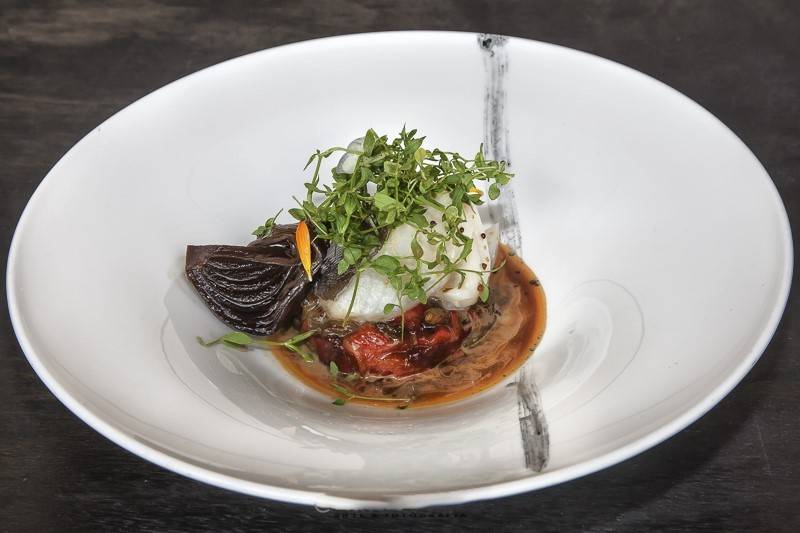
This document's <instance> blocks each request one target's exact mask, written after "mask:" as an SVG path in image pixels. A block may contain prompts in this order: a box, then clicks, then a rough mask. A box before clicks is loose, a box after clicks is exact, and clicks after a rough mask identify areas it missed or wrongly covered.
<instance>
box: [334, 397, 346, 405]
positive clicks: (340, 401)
mask: <svg viewBox="0 0 800 533" xmlns="http://www.w3.org/2000/svg"><path fill="white" fill-rule="evenodd" d="M331 403H332V404H333V405H344V404H345V403H347V401H346V400H345V399H344V398H336V399H335V400H333V401H332V402H331Z"/></svg>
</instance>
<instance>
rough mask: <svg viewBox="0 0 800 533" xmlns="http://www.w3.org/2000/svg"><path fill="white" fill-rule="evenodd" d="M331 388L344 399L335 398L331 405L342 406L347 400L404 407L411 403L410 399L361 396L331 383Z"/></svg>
mask: <svg viewBox="0 0 800 533" xmlns="http://www.w3.org/2000/svg"><path fill="white" fill-rule="evenodd" d="M331 388H332V389H333V390H335V391H336V392H338V393H339V394H341V395H342V396H344V398H336V399H335V400H334V401H333V402H332V403H333V405H344V404H345V403H346V402H347V401H349V400H368V401H376V402H403V403H405V404H406V405H408V404H410V403H411V398H389V397H384V396H361V395H359V394H354V393H352V392H350V391H349V390H348V389H346V388H344V387H342V386H341V385H339V384H338V383H331Z"/></svg>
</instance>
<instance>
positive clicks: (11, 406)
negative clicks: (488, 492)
mask: <svg viewBox="0 0 800 533" xmlns="http://www.w3.org/2000/svg"><path fill="white" fill-rule="evenodd" d="M395 29H449V30H466V31H474V32H488V33H504V34H510V35H516V36H522V37H528V38H534V39H540V40H543V41H549V42H554V43H558V44H562V45H566V46H570V47H573V48H577V49H580V50H586V51H589V52H592V53H596V54H598V55H601V56H604V57H608V58H611V59H614V60H616V61H619V62H621V63H624V64H626V65H629V66H631V67H633V68H636V69H639V70H641V71H643V72H646V73H648V74H650V75H652V76H654V77H656V78H658V79H660V80H663V81H664V82H666V83H668V84H669V85H671V86H673V87H675V88H677V89H678V90H680V91H682V92H683V93H685V94H687V95H688V96H689V97H691V98H693V99H695V100H697V101H698V102H699V103H700V104H701V105H703V106H704V107H706V108H707V109H709V110H710V111H711V112H712V113H714V114H715V115H717V116H718V117H719V118H720V119H722V121H723V122H725V123H726V124H727V125H729V126H730V127H731V128H732V129H733V130H734V131H735V132H737V134H739V135H740V136H741V137H742V139H743V140H744V141H745V142H746V143H747V144H748V146H750V148H751V149H752V150H753V152H754V153H755V154H756V155H757V156H758V157H759V159H760V160H761V161H762V162H763V163H764V165H765V166H766V168H767V170H768V171H769V173H770V175H771V176H772V178H773V179H774V180H775V183H776V184H777V186H778V188H779V189H780V192H781V194H782V196H783V199H784V202H785V203H786V206H787V208H788V210H789V214H790V218H791V219H792V226H793V228H794V231H795V232H797V230H798V228H797V218H798V213H799V212H800V211H799V210H800V191H798V176H800V109H798V108H799V107H800V98H798V95H799V94H800V68H799V66H800V3H798V2H795V1H793V0H785V1H750V0H707V1H688V0H675V1H667V0H661V1H658V0H656V1H653V0H638V1H635V0H629V1H599V0H597V1H573V2H550V1H516V2H512V1H499V2H488V1H487V2H478V1H456V0H450V1H447V0H443V1H438V2H428V1H423V0H404V1H403V2H394V1H388V0H387V1H377V0H375V1H360V2H357V1H345V0H337V1H328V2H324V3H323V2H259V3H256V2H233V1H228V2H181V1H175V2H158V1H152V0H151V1H144V2H136V3H133V2H131V3H128V2H116V1H110V2H109V1H105V2H100V1H81V2H47V1H44V2H26V1H19V2H12V1H3V0H0V202H2V210H0V236H1V237H2V242H3V246H4V249H7V247H8V244H9V242H10V238H11V235H12V232H13V229H14V226H15V223H16V220H17V218H18V217H19V215H20V213H21V211H22V209H23V207H24V205H25V202H26V201H27V199H28V198H29V197H30V195H31V193H32V192H33V190H34V188H35V187H36V185H37V184H38V183H39V181H40V180H41V179H42V177H43V176H44V175H45V174H46V173H47V171H48V170H49V169H50V167H51V166H52V165H53V164H54V163H55V162H56V161H57V160H58V159H59V157H60V156H61V155H63V154H64V152H65V151H66V150H67V149H68V148H69V147H70V146H71V145H72V144H74V143H75V142H76V141H77V140H78V139H79V138H80V137H81V136H82V135H83V134H85V133H86V132H88V131H90V130H91V129H92V128H93V127H94V126H95V125H97V124H98V123H100V122H101V121H103V120H105V119H106V118H108V117H109V116H110V115H111V114H113V113H114V112H115V111H117V110H119V109H121V108H122V107H124V106H125V105H127V104H128V103H130V102H132V101H134V100H135V99H137V98H139V97H141V96H144V95H145V94H147V93H148V92H150V91H152V90H154V89H156V88H158V87H160V86H161V85H164V84H165V83H167V82H170V81H172V80H174V79H176V78H178V77H181V76H183V75H186V74H189V73H191V72H193V71H195V70H198V69H200V68H203V67H206V66H208V65H212V64H214V63H217V62H219V61H222V60H225V59H229V58H232V57H235V56H238V55H241V54H244V53H248V52H253V51H256V50H260V49H263V48H268V47H271V46H275V45H279V44H283V43H288V42H293V41H300V40H304V39H309V38H314V37H321V36H327V35H335V34H343V33H352V32H363V31H375V30H395ZM720 194H724V191H720ZM5 260H6V258H5V254H2V258H0V261H3V267H5ZM731 290H735V287H732V288H731ZM795 294H796V290H793V291H792V297H791V300H790V301H791V302H792V303H790V306H789V309H788V311H787V313H786V315H785V316H784V318H783V321H782V324H781V326H780V329H779V330H778V332H777V334H776V336H775V338H774V339H773V341H772V343H771V344H770V346H769V348H768V349H767V351H766V353H765V354H764V356H763V358H762V359H761V361H760V362H759V363H758V364H757V365H756V366H755V368H754V369H753V370H752V371H751V372H750V374H749V375H748V376H747V378H746V379H745V380H744V382H743V383H742V384H741V385H740V386H739V387H737V388H736V389H735V390H734V391H733V393H732V394H731V395H729V396H728V397H727V398H726V399H725V400H723V401H722V402H721V403H720V405H719V406H718V407H716V408H715V409H714V410H712V411H711V412H710V413H709V414H708V415H706V416H704V417H703V418H702V419H701V420H700V421H698V422H697V423H695V424H693V425H692V426H691V427H690V428H688V429H687V430H685V431H683V432H681V433H680V434H678V435H677V436H675V437H673V438H672V439H670V440H668V441H667V442H665V443H663V444H661V445H659V446H657V447H656V448H654V449H652V450H650V451H648V452H646V453H644V454H642V455H640V456H638V457H636V458H634V459H631V460H629V461H626V462H624V463H622V464H620V465H618V466H615V467H613V468H610V469H607V470H605V471H603V472H600V473H597V474H594V475H591V476H588V477H586V478H583V479H579V480H576V481H573V482H570V483H567V484H564V485H561V486H558V487H553V488H550V489H547V490H543V491H539V492H534V493H529V494H523V495H519V496H514V497H510V498H504V499H500V500H494V501H485V502H477V503H473V504H467V505H463V506H457V507H444V508H435V509H427V510H419V511H408V512H387V513H380V512H377V513H373V512H364V513H339V512H335V511H330V512H327V513H321V512H319V511H317V510H315V509H314V508H310V507H303V506H296V505H286V504H281V503H275V502H270V501H262V500H258V499H256V498H251V497H246V496H240V495H237V494H234V493H230V492H226V491H223V490H220V489H215V488H212V487H209V486H206V485H203V484H201V483H197V482H194V481H191V480H189V479H186V478H183V477H181V476H178V475H176V474H172V473H170V472H167V471H164V470H162V469H160V468H158V467H156V466H153V465H151V464H149V463H147V462H145V461H143V460H141V459H139V458H137V457H135V456H133V455H131V454H129V453H127V452H126V451H124V450H122V449H121V448H119V447H117V446H116V445H113V444H112V443H110V442H109V441H107V440H106V439H105V438H103V437H101V436H100V435H99V434H97V433H95V432H94V431H93V430H91V429H90V428H89V427H88V426H86V425H85V424H84V423H83V422H81V421H80V420H78V419H77V418H76V417H74V416H73V415H72V414H70V413H69V412H68V411H67V410H66V409H65V408H64V407H63V406H62V405H61V404H60V403H59V402H58V401H57V400H55V399H54V398H53V396H52V395H51V394H50V393H49V392H48V391H47V389H46V388H45V387H44V386H43V385H42V384H41V382H40V381H39V379H38V378H37V377H36V375H35V374H34V373H33V371H32V370H31V368H30V366H29V365H28V363H27V362H26V361H25V359H24V357H23V356H22V354H21V352H20V349H19V347H18V345H17V342H16V339H15V337H14V334H13V332H12V331H11V326H10V324H9V322H8V319H7V316H6V319H5V320H3V321H2V323H0V531H8V532H27V531H37V532H38V531H160V532H164V531H312V530H324V531H371V530H378V529H380V530H383V531H387V532H391V531H405V530H409V529H412V528H413V530H415V531H462V530H464V529H467V528H473V529H481V530H484V529H494V530H504V531H559V532H561V531H644V530H655V529H657V530H669V531H798V530H800V507H799V506H798V504H800V446H799V445H798V441H800V417H798V407H797V405H798V404H799V403H800V362H799V361H800V360H799V359H798V354H799V353H800V341H799V340H798V336H799V335H800V323H798V316H797V309H796V306H795V305H794V304H793V302H794V296H795ZM0 298H2V299H3V306H2V307H3V309H4V310H5V309H6V305H5V291H3V292H2V295H1V296H0ZM3 312H5V311H3Z"/></svg>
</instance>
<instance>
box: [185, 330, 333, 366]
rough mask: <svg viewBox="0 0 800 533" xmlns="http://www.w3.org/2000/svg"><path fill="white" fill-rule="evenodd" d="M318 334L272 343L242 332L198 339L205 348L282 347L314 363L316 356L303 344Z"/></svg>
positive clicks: (305, 334) (312, 332) (312, 331)
mask: <svg viewBox="0 0 800 533" xmlns="http://www.w3.org/2000/svg"><path fill="white" fill-rule="evenodd" d="M316 333H317V331H316V330H314V329H312V330H308V331H305V332H303V333H300V334H298V335H295V336H294V337H292V338H290V339H287V340H285V341H271V340H267V339H254V338H253V337H251V336H250V335H248V334H247V333H242V332H241V331H232V332H230V333H226V334H225V335H222V336H221V337H218V338H216V339H214V340H212V341H208V342H206V341H204V340H203V339H202V338H201V337H197V342H199V343H200V344H201V345H203V346H206V347H208V346H214V345H215V344H220V343H222V344H225V345H227V346H232V347H234V348H267V349H268V348H270V347H273V346H280V347H282V348H286V349H287V350H289V351H290V352H294V353H296V354H297V355H299V356H300V357H302V358H303V360H304V361H306V362H309V363H310V362H312V361H314V356H313V355H312V354H311V352H309V351H308V350H306V349H305V348H304V347H303V346H301V344H303V343H304V342H305V341H307V340H308V339H309V338H311V337H312V336H314V335H315V334H316Z"/></svg>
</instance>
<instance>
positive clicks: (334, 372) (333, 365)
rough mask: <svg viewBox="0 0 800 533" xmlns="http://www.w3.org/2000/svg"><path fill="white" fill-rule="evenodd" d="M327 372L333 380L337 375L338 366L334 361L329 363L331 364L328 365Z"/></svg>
mask: <svg viewBox="0 0 800 533" xmlns="http://www.w3.org/2000/svg"><path fill="white" fill-rule="evenodd" d="M328 370H329V371H330V373H331V376H333V378H334V379H335V378H336V376H338V375H339V365H337V364H336V361H331V364H330V365H328Z"/></svg>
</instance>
